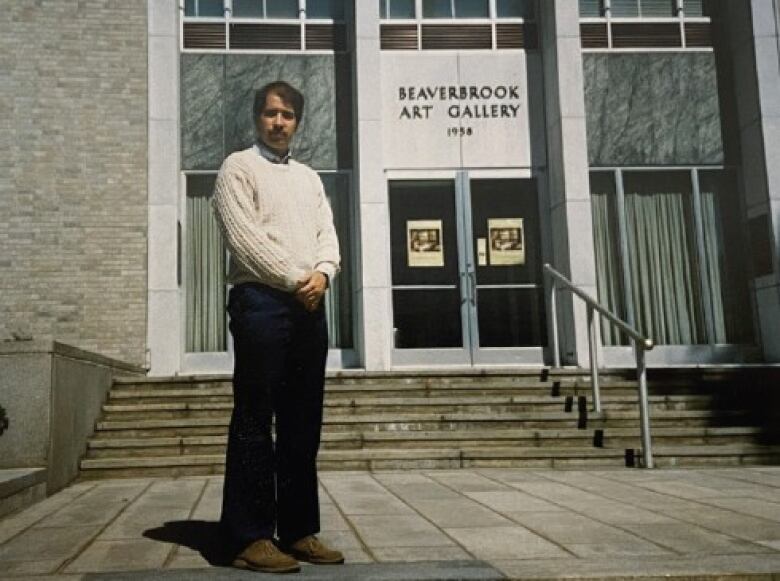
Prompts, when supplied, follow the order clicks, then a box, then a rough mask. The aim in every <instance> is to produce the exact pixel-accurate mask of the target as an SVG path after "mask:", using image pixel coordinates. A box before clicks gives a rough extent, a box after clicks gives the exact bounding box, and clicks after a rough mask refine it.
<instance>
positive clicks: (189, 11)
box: [184, 0, 225, 18]
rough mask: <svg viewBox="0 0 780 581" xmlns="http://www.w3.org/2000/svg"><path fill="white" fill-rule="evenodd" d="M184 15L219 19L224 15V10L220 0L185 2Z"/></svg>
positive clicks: (191, 0)
mask: <svg viewBox="0 0 780 581" xmlns="http://www.w3.org/2000/svg"><path fill="white" fill-rule="evenodd" d="M184 15H185V16H200V17H211V18H215V17H216V18H221V17H222V16H224V15H225V8H224V6H223V5H222V0H186V2H185V3H184Z"/></svg>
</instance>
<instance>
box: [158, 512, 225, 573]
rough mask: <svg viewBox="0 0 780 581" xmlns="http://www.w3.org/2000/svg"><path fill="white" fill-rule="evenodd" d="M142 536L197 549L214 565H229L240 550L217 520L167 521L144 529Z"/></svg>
mask: <svg viewBox="0 0 780 581" xmlns="http://www.w3.org/2000/svg"><path fill="white" fill-rule="evenodd" d="M144 537H146V538H147V539H153V540H155V541H162V542H164V543H175V544H177V545H182V546H184V547H189V548H190V549H193V550H195V551H198V552H199V553H200V554H201V555H202V556H203V558H204V559H206V560H207V561H208V562H209V564H211V565H212V566H214V567H225V566H230V564H231V562H232V561H233V557H234V556H235V555H236V554H237V553H238V552H239V551H240V547H236V546H235V544H234V543H232V542H231V541H230V540H229V538H228V535H226V534H225V531H224V529H223V528H222V526H221V525H220V523H219V522H216V521H205V520H176V521H168V522H166V523H165V524H164V525H163V526H161V527H157V528H155V529H148V530H146V531H144Z"/></svg>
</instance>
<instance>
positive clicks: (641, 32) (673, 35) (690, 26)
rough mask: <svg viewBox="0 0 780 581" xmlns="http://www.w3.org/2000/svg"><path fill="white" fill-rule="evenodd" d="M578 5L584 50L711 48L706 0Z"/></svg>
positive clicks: (608, 0)
mask: <svg viewBox="0 0 780 581" xmlns="http://www.w3.org/2000/svg"><path fill="white" fill-rule="evenodd" d="M579 8H580V18H582V19H584V21H583V22H581V23H580V39H581V42H582V48H584V49H605V48H606V49H657V48H661V49H670V48H675V49H710V48H711V47H712V34H713V33H712V26H711V22H710V12H709V10H708V8H707V3H706V2H705V1H704V0H684V1H683V2H681V1H680V0H579ZM678 8H681V9H679V10H678Z"/></svg>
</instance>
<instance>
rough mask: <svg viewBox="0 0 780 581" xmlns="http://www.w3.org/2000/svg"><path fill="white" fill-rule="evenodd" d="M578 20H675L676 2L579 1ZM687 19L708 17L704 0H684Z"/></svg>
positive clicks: (631, 0) (683, 4) (651, 0)
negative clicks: (606, 18)
mask: <svg viewBox="0 0 780 581" xmlns="http://www.w3.org/2000/svg"><path fill="white" fill-rule="evenodd" d="M579 5H580V18H599V17H601V16H609V17H611V18H677V17H678V16H679V13H678V10H677V0H579ZM682 13H683V14H684V15H685V16H687V17H693V18H696V17H702V16H708V11H707V10H706V7H705V2H704V0H684V1H683V2H682Z"/></svg>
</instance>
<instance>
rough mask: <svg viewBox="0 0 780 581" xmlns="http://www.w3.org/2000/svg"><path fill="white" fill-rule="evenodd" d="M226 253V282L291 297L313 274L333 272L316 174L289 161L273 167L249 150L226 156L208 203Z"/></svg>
mask: <svg viewBox="0 0 780 581" xmlns="http://www.w3.org/2000/svg"><path fill="white" fill-rule="evenodd" d="M212 206H213V208H214V212H215V215H216V217H217V222H218V223H219V226H220V228H221V229H222V234H223V236H224V239H225V242H226V244H227V246H228V249H229V250H230V268H229V272H228V282H230V283H231V284H234V285H235V284H239V283H242V282H260V283H263V284H267V285H269V286H272V287H275V288H278V289H282V290H286V291H294V290H295V288H296V285H297V283H298V281H299V280H301V279H302V278H305V277H306V276H307V275H308V274H309V273H311V272H312V271H313V270H319V271H320V272H323V273H325V274H327V275H328V277H329V278H330V280H333V277H334V276H335V275H336V273H337V272H338V270H339V261H340V258H339V243H338V239H337V238H336V230H335V228H334V227H333V214H332V212H331V210H330V205H329V204H328V200H327V198H326V197H325V191H324V189H323V186H322V181H321V180H320V177H319V176H318V175H317V173H316V172H314V171H313V170H311V169H310V168H308V167H306V166H305V165H303V164H301V163H298V162H296V161H294V160H290V162H289V163H287V164H274V163H271V162H270V161H268V160H267V159H265V158H264V157H262V156H261V155H259V154H258V152H257V150H256V149H255V148H249V149H245V150H243V151H238V152H236V153H233V154H231V155H230V156H228V158H227V159H226V160H225V161H224V162H223V164H222V167H221V168H220V170H219V175H218V176H217V182H216V185H215V187H214V198H213V199H212Z"/></svg>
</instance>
